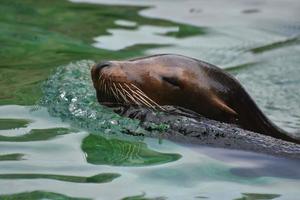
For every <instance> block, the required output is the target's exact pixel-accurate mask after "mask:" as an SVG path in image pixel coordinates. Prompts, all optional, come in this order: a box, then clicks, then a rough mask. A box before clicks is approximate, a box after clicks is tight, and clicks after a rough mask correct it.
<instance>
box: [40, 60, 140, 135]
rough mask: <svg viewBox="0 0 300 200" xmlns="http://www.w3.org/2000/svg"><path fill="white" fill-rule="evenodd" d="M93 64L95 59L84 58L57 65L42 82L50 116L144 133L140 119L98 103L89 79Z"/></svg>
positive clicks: (93, 127)
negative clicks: (131, 117)
mask: <svg viewBox="0 0 300 200" xmlns="http://www.w3.org/2000/svg"><path fill="white" fill-rule="evenodd" d="M93 64H94V62H93V61H90V60H82V61H78V62H74V63H70V64H68V65H65V66H61V67H58V69H57V70H56V72H55V73H54V74H53V75H52V76H51V77H50V78H49V79H48V80H47V81H46V82H45V83H44V85H43V93H44V96H43V98H42V100H41V105H42V106H46V107H47V108H48V111H49V113H50V114H51V115H53V116H56V117H60V118H61V119H63V120H65V121H68V122H71V124H72V125H74V126H76V127H80V128H85V129H88V130H90V131H99V132H103V133H107V134H111V133H121V132H123V131H132V132H142V131H143V130H142V128H140V127H139V122H138V121H136V120H131V119H128V118H123V117H120V116H119V115H117V114H115V113H114V112H113V111H112V110H110V109H109V108H106V107H104V106H101V105H99V103H98V102H97V99H96V94H95V90H94V88H93V85H92V81H91V78H90V69H91V66H92V65H93Z"/></svg>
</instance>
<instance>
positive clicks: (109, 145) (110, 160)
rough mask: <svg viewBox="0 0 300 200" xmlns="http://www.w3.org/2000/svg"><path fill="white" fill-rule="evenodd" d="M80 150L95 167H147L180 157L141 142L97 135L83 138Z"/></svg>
mask: <svg viewBox="0 0 300 200" xmlns="http://www.w3.org/2000/svg"><path fill="white" fill-rule="evenodd" d="M81 148H82V150H83V151H84V152H85V154H86V159H87V162H89V163H92V164H95V165H114V166H149V165H158V164H164V163H168V162H173V161H176V160H178V159H180V157H181V156H180V155H179V154H167V153H160V152H157V151H153V150H151V149H149V148H148V147H147V144H145V143H143V142H133V141H125V140H120V139H106V138H104V137H102V136H99V135H89V136H88V137H86V138H84V140H83V142H82V146H81Z"/></svg>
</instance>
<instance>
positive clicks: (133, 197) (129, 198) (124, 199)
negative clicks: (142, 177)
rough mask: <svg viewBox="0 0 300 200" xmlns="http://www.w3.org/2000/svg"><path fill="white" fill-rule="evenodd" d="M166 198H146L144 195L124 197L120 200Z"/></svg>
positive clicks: (156, 199) (162, 199)
mask: <svg viewBox="0 0 300 200" xmlns="http://www.w3.org/2000/svg"><path fill="white" fill-rule="evenodd" d="M165 199H167V198H166V197H151V198H150V197H146V193H143V194H141V195H136V196H130V197H124V198H122V199H121V200H165Z"/></svg>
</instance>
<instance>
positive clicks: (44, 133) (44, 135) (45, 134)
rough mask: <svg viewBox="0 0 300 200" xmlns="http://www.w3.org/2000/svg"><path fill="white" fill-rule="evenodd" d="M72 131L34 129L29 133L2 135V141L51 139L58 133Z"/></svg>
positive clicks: (62, 133) (64, 129) (0, 140)
mask: <svg viewBox="0 0 300 200" xmlns="http://www.w3.org/2000/svg"><path fill="white" fill-rule="evenodd" d="M70 132H72V130H70V129H67V128H50V129H32V130H31V131H30V132H29V133H27V134H25V135H21V136H3V135H0V142H32V141H41V140H50V139H53V138H55V137H56V136H58V135H65V134H68V133H70Z"/></svg>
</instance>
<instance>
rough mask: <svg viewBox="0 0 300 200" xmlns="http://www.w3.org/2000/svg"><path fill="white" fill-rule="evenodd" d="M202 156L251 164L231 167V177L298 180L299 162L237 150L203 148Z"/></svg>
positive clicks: (299, 177) (299, 176) (228, 161)
mask: <svg viewBox="0 0 300 200" xmlns="http://www.w3.org/2000/svg"><path fill="white" fill-rule="evenodd" d="M201 151H204V154H206V155H208V156H210V157H212V158H214V159H217V160H221V161H223V162H227V163H239V162H245V163H253V164H254V166H252V165H251V166H245V165H244V167H243V166H241V167H232V168H231V169H230V172H231V173H232V174H233V175H236V176H240V177H247V178H258V177H279V178H289V179H300V171H299V166H300V160H293V159H288V158H281V157H274V156H270V155H265V154H258V153H253V152H245V151H237V150H225V151H224V150H221V149H217V148H216V149H214V148H203V149H202V150H201Z"/></svg>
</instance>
